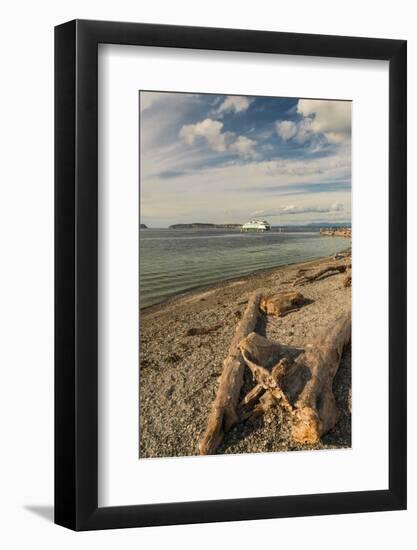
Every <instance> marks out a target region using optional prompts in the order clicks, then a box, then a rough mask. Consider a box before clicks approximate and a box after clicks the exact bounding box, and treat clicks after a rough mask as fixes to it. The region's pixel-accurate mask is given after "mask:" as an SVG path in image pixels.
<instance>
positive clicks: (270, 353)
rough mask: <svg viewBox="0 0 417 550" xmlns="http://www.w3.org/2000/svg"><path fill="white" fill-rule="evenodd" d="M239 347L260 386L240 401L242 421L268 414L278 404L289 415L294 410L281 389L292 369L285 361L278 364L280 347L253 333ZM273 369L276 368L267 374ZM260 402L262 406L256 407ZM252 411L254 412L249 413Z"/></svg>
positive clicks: (286, 360) (282, 360) (257, 385)
mask: <svg viewBox="0 0 417 550" xmlns="http://www.w3.org/2000/svg"><path fill="white" fill-rule="evenodd" d="M239 347H240V349H241V351H242V356H243V359H244V361H245V363H246V364H247V366H248V367H249V369H250V370H251V372H252V376H253V378H254V380H255V381H256V382H257V384H256V386H255V387H254V388H253V389H252V390H251V391H250V392H249V393H248V394H246V395H245V397H244V398H243V399H242V401H241V404H240V406H241V414H240V416H241V420H243V419H246V418H249V417H252V416H256V415H258V414H261V413H262V412H266V410H268V409H269V408H271V406H272V405H274V404H275V405H277V403H279V404H281V406H282V407H283V408H284V409H286V410H288V411H290V410H291V406H290V404H289V402H288V399H287V397H286V395H285V394H284V392H283V391H282V389H281V387H280V385H279V382H280V380H281V378H282V377H283V376H284V375H285V374H286V373H287V372H288V370H289V366H290V363H289V361H288V359H286V358H285V357H284V358H281V360H280V361H278V362H277V359H278V355H279V354H280V352H281V346H280V345H279V344H278V343H276V342H271V341H270V340H268V339H267V338H264V337H263V336H260V335H259V334H256V333H252V334H249V336H247V337H246V338H244V339H243V340H242V342H241V343H240V346H239ZM271 365H274V366H273V367H272V369H271V370H268V367H270V366H271ZM266 394H270V395H266ZM258 401H259V403H257V402H258ZM253 406H254V407H253ZM250 407H253V409H252V410H249V409H250Z"/></svg>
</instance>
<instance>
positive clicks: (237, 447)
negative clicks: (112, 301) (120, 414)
mask: <svg viewBox="0 0 417 550" xmlns="http://www.w3.org/2000/svg"><path fill="white" fill-rule="evenodd" d="M331 262H334V260H333V258H322V259H320V260H314V261H311V262H306V263H303V264H296V265H290V266H286V267H280V268H276V269H272V270H268V271H264V272H258V273H254V274H251V275H249V276H247V277H241V278H239V279H236V280H231V281H227V282H224V283H219V284H217V285H213V286H211V287H210V288H206V289H200V290H198V291H193V292H189V293H187V294H184V295H181V296H177V297H176V298H173V299H171V300H169V301H166V302H164V303H163V304H160V305H157V306H152V307H150V308H147V309H145V310H142V312H141V318H140V390H139V394H140V414H139V421H140V422H139V424H140V434H139V435H140V437H139V446H140V449H139V456H140V458H151V457H168V456H186V455H196V454H198V451H197V445H198V441H199V440H200V438H201V436H202V435H203V433H204V430H205V428H206V424H207V418H208V414H209V412H210V408H211V404H212V401H213V399H214V397H215V392H216V387H217V380H218V378H219V376H220V374H221V372H222V367H223V360H224V358H225V357H226V355H227V351H228V348H229V345H230V342H231V339H232V336H233V333H234V331H235V328H236V324H237V323H238V322H239V318H240V317H241V315H242V313H243V312H244V310H245V307H246V302H247V300H248V297H249V295H250V294H251V293H252V292H253V291H255V290H258V291H262V292H264V293H265V294H270V293H273V292H278V291H282V290H288V289H292V287H291V285H290V284H289V283H288V281H289V280H290V279H291V278H293V277H294V276H295V273H296V272H297V271H298V270H299V269H300V268H308V269H317V268H319V267H322V266H325V265H327V264H329V263H331ZM344 278H345V274H337V275H332V276H329V277H326V278H324V279H322V280H319V281H315V282H313V283H310V284H307V285H304V286H301V287H297V290H299V291H300V292H302V294H303V295H304V296H305V298H307V303H306V305H304V306H303V307H302V308H301V309H300V310H298V311H295V312H292V313H289V314H288V315H286V316H284V317H273V316H268V317H267V316H264V315H261V317H260V320H259V322H258V326H257V329H256V331H257V332H259V333H260V334H262V335H264V336H267V337H268V338H270V339H271V340H276V341H278V342H280V343H282V344H285V345H288V346H292V347H300V348H304V347H305V345H306V344H307V343H308V341H309V340H310V339H311V337H312V335H313V334H314V333H315V332H316V331H318V330H320V328H322V327H323V326H326V325H328V324H329V323H331V322H332V320H334V319H336V318H337V317H338V316H339V315H340V314H341V313H342V312H343V311H344V310H345V309H346V308H347V307H348V306H349V304H350V300H351V289H350V288H345V287H344V286H343V281H344ZM207 328H208V329H210V332H209V333H207V334H200V332H201V331H200V329H207ZM252 386H253V381H252V379H251V374H250V372H249V369H246V374H245V383H244V388H243V390H242V392H244V391H247V390H249V389H250V388H251V387H252ZM333 387H334V392H335V396H336V400H337V404H338V407H339V409H340V411H341V417H340V420H339V422H338V423H337V425H336V426H335V427H334V428H333V429H332V430H331V431H330V432H329V433H328V434H326V435H325V436H324V437H323V438H322V440H321V442H320V443H319V444H317V445H315V446H310V447H306V446H303V447H300V446H298V445H296V444H294V443H293V442H292V440H291V438H290V433H289V430H290V425H289V421H288V418H287V417H286V414H285V413H284V412H282V411H281V410H280V409H279V408H278V407H277V408H275V409H274V410H273V412H269V413H267V414H266V415H264V416H262V417H258V418H257V419H256V420H252V421H247V422H245V423H241V424H238V425H236V426H235V427H234V428H233V429H232V430H231V431H230V432H229V433H228V434H227V435H226V438H225V440H224V442H223V444H222V446H221V447H220V448H219V449H218V453H232V454H236V453H248V452H251V453H253V452H267V451H293V450H301V449H330V448H343V447H350V446H351V415H350V391H351V354H350V348H347V349H346V350H345V352H344V355H343V358H342V362H341V365H340V368H339V370H338V373H337V375H336V377H335V380H334V385H333Z"/></svg>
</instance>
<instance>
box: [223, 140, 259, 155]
mask: <svg viewBox="0 0 417 550" xmlns="http://www.w3.org/2000/svg"><path fill="white" fill-rule="evenodd" d="M255 145H256V141H254V140H253V139H249V138H247V137H245V136H239V137H238V138H237V140H236V141H235V142H233V143H231V145H230V147H229V149H230V150H231V151H235V152H236V153H237V154H238V155H240V156H242V157H254V156H255V155H256V153H255Z"/></svg>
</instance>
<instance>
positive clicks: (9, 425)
mask: <svg viewBox="0 0 417 550" xmlns="http://www.w3.org/2000/svg"><path fill="white" fill-rule="evenodd" d="M0 13H1V15H2V18H1V20H2V29H1V33H0V40H1V49H0V51H1V55H2V62H1V73H0V74H1V77H2V79H1V80H2V83H1V86H0V94H1V101H0V136H1V152H2V155H1V161H0V173H1V175H0V190H1V198H0V242H1V251H2V254H1V269H0V334H1V336H2V337H1V344H0V354H1V360H0V366H1V381H0V419H1V420H0V422H1V424H0V425H1V430H0V449H1V452H0V518H1V524H2V527H1V529H0V541H1V542H0V543H1V545H2V546H3V547H4V548H8V549H14V548H24V547H29V546H30V547H34V548H38V547H39V548H40V547H42V548H43V549H55V548H60V549H63V550H64V549H66V548H73V547H74V546H75V545H77V547H78V548H90V547H91V545H94V546H99V547H100V548H102V549H105V548H113V547H114V546H116V545H117V546H118V547H121V548H137V547H138V546H139V547H140V546H141V547H142V548H156V547H159V546H162V545H170V547H172V548H181V549H182V550H185V549H187V548H195V547H196V546H197V545H198V546H199V547H200V548H202V549H204V548H212V547H213V545H217V546H220V547H221V548H224V547H227V545H232V544H233V545H234V546H235V545H236V546H238V545H239V546H240V547H241V548H251V549H253V548H256V547H257V546H260V545H272V546H275V545H277V546H278V545H279V546H280V547H283V548H285V547H286V546H287V545H291V547H292V548H302V547H306V546H308V547H310V548H321V549H323V550H324V549H327V548H329V549H330V548H332V549H333V548H334V547H335V546H337V548H338V549H340V550H343V549H345V548H346V549H347V548H349V549H351V548H355V547H360V548H363V547H365V545H366V544H367V543H368V542H369V543H371V544H372V546H373V547H378V548H380V549H385V548H392V547H396V546H399V545H401V544H407V546H406V547H408V548H410V547H412V546H413V545H412V541H414V542H415V540H416V539H417V535H416V532H415V523H416V521H417V498H416V496H417V494H416V480H417V476H416V464H417V460H416V459H417V446H416V433H417V432H416V428H417V423H416V419H417V414H416V411H417V406H416V400H415V394H414V389H415V387H416V382H417V375H416V369H415V365H416V359H417V357H416V351H415V345H414V339H415V336H414V335H415V333H416V329H417V314H416V311H417V308H416V306H417V303H416V297H417V296H416V285H415V284H411V285H410V288H409V336H410V338H409V339H410V345H409V493H410V494H409V510H408V511H407V512H392V513H380V514H359V515H358V514H357V515H352V516H334V517H320V518H314V517H313V518H302V519H285V520H267V521H252V522H243V523H242V522H239V523H227V524H226V523H223V524H214V525H194V526H176V527H162V528H147V529H141V530H138V529H133V530H121V531H108V532H97V533H79V534H75V533H72V532H70V531H67V530H65V529H62V528H60V527H57V526H55V525H53V524H52V523H51V517H52V509H51V505H52V498H53V496H52V495H53V422H52V419H53V393H52V392H53V26H54V25H56V24H59V23H61V22H64V21H66V20H69V19H73V18H76V17H78V18H88V19H109V20H119V21H141V22H149V23H169V24H186V25H202V26H219V27H240V28H253V29H264V30H277V31H293V32H306V33H324V34H343V35H352V36H355V35H356V36H378V37H386V38H403V39H407V40H408V41H409V42H408V54H409V62H408V67H409V75H408V83H409V84H408V88H409V98H410V100H409V105H408V112H409V130H408V136H409V151H410V155H409V156H410V160H409V172H408V177H409V205H410V206H409V212H410V215H409V280H410V281H411V282H412V283H414V282H415V281H416V278H417V261H416V244H417V243H416V236H417V217H416V216H415V214H414V208H413V207H414V205H415V204H416V199H417V192H416V186H415V182H416V175H417V174H416V169H417V161H416V157H415V155H414V154H411V153H413V152H414V151H415V150H416V148H417V131H416V123H417V117H416V103H415V101H414V98H415V97H416V94H417V79H416V77H417V71H416V66H417V36H416V33H415V30H416V27H415V14H414V10H413V3H412V2H408V1H407V0H397V2H395V3H392V2H386V1H380V2H367V3H365V2H357V3H354V2H352V1H351V2H349V3H347V2H345V3H340V2H339V3H338V2H334V0H332V1H327V0H316V1H315V2H311V1H308V0H298V1H297V2H285V3H279V2H277V1H276V0H274V1H270V2H269V1H267V0H257V1H256V2H246V3H244V2H242V1H240V2H229V3H226V2H225V1H224V0H210V2H207V3H205V2H196V1H186V0H174V1H172V2H170V1H169V0H153V1H152V2H142V3H139V2H133V1H127V0H117V1H115V0H112V1H108V0H101V1H99V0H83V1H81V0H71V2H70V1H68V0H61V1H58V2H57V1H55V2H53V1H52V0H39V1H38V2H29V1H27V0H26V1H19V0H15V1H14V2H13V3H11V2H10V3H7V4H5V5H4V6H3V8H2V9H1V12H0ZM371 207H372V205H370V208H371ZM376 299H377V298H376ZM376 345H377V344H376ZM340 475H343V472H340Z"/></svg>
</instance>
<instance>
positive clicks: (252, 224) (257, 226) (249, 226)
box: [240, 220, 271, 233]
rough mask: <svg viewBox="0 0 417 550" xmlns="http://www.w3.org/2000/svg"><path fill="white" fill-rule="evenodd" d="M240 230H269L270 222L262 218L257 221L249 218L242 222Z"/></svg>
mask: <svg viewBox="0 0 417 550" xmlns="http://www.w3.org/2000/svg"><path fill="white" fill-rule="evenodd" d="M240 230H241V231H243V232H247V231H257V232H261V233H263V232H264V231H270V230H271V226H270V224H269V223H268V222H267V221H265V220H263V221H259V220H250V221H248V222H246V223H244V224H243V225H242V227H241V229H240Z"/></svg>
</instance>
